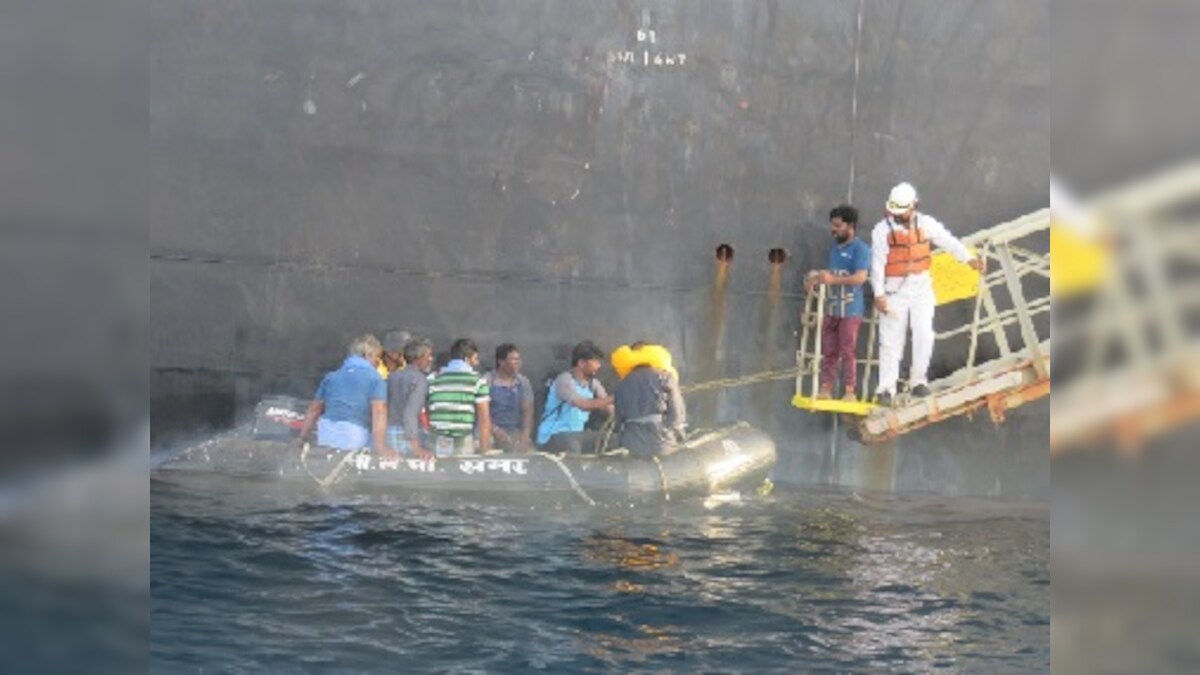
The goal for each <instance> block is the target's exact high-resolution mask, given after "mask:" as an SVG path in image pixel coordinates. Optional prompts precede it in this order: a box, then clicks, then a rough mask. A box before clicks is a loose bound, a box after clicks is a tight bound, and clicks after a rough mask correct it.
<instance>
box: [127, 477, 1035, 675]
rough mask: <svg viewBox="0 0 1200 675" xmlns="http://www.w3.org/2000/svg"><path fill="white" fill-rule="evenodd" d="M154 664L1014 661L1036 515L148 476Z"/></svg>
mask: <svg viewBox="0 0 1200 675" xmlns="http://www.w3.org/2000/svg"><path fill="white" fill-rule="evenodd" d="M150 542H151V553H150V565H151V583H150V592H151V615H150V626H151V628H150V664H151V670H152V671H154V672H184V673H189V672H190V673H231V672H234V673H236V672H267V671H270V672H339V673H342V672H423V671H431V672H446V671H480V672H528V671H531V670H540V671H549V672H580V671H584V672H598V671H630V670H636V671H655V672H664V671H666V672H696V671H708V672H712V671H725V672H728V671H789V672H796V671H826V672H878V671H881V670H887V671H891V672H904V671H917V672H924V671H931V670H936V671H941V672H965V673H980V672H1004V673H1010V672H1027V671H1048V670H1049V667H1050V598H1049V595H1050V576H1049V570H1048V558H1049V550H1050V520H1049V508H1048V507H1047V506H1044V505H1038V504H1027V503H1026V504H1021V503H1006V502H995V501H981V500H967V499H954V498H945V497H937V496H929V495H896V494H877V493H856V492H851V491H839V490H833V489H829V488H819V489H809V488H799V487H795V486H792V487H786V486H777V487H776V489H775V490H774V491H773V492H772V493H771V494H770V495H768V496H766V497H762V496H758V495H744V496H741V497H740V498H738V497H734V496H733V495H728V496H726V498H723V499H720V500H710V501H709V502H708V503H700V502H691V503H664V504H660V505H656V506H639V507H637V508H628V507H610V508H589V507H586V506H584V505H582V504H579V503H573V502H553V503H539V502H537V501H535V500H533V499H529V500H526V501H523V502H508V503H488V502H485V501H480V500H475V501H466V500H459V499H447V498H432V497H429V496H406V495H393V494H369V495H362V494H354V493H352V492H336V491H334V492H322V491H320V490H318V489H317V488H315V487H308V486H284V485H280V484H278V483H273V482H269V481H268V482H263V481H247V480H237V479H228V478H218V477H206V478H203V479H198V478H196V477H188V478H187V479H186V481H183V480H176V479H175V477H172V478H171V480H170V481H164V480H160V479H158V478H156V479H154V480H153V481H152V482H151V526H150Z"/></svg>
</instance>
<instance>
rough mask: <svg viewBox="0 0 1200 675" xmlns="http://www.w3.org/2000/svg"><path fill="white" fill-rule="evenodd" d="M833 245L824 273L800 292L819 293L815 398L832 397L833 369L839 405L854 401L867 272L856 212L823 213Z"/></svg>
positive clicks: (846, 209) (810, 276)
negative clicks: (818, 381) (820, 314)
mask: <svg viewBox="0 0 1200 675" xmlns="http://www.w3.org/2000/svg"><path fill="white" fill-rule="evenodd" d="M829 224H830V229H831V230H832V232H833V240H834V245H833V248H832V249H830V251H829V269H824V270H814V271H812V272H809V273H808V277H807V278H806V280H805V284H804V289H805V291H807V292H809V293H812V292H813V289H814V288H815V287H816V285H817V284H823V285H825V286H826V287H827V289H826V291H825V300H826V304H825V319H824V321H823V322H822V324H821V352H822V354H821V357H822V358H821V387H820V389H819V390H818V391H817V398H820V399H826V398H832V397H833V385H834V384H836V383H837V376H838V370H839V368H838V366H839V365H840V366H841V368H840V370H841V371H842V386H843V389H844V393H843V394H842V400H844V401H856V400H858V396H857V394H856V393H855V392H856V391H857V384H858V360H857V352H858V329H859V326H861V325H862V320H863V309H864V305H863V290H862V289H863V284H865V283H866V282H867V275H868V273H869V271H870V269H871V247H870V246H868V245H867V243H866V242H864V241H863V240H862V239H859V238H858V209H856V208H854V207H853V206H850V205H849V204H842V205H841V206H838V207H836V208H834V209H833V210H832V211H830V212H829Z"/></svg>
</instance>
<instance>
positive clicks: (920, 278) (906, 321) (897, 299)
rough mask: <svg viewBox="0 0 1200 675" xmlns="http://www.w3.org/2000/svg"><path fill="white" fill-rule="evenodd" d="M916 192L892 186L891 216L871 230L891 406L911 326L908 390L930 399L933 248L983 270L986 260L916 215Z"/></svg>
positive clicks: (883, 388)
mask: <svg viewBox="0 0 1200 675" xmlns="http://www.w3.org/2000/svg"><path fill="white" fill-rule="evenodd" d="M917 204H918V199H917V190H916V188H914V187H913V186H912V185H910V184H908V183H900V184H899V185H897V186H896V187H894V188H892V191H891V194H890V195H889V196H888V201H887V207H886V211H887V213H886V215H885V216H884V219H883V220H881V221H879V222H878V223H877V224H876V225H875V228H874V229H873V230H872V231H871V288H872V290H874V292H875V310H876V311H877V312H878V313H879V387H878V388H877V389H876V390H875V397H876V401H877V402H878V403H879V404H880V405H891V404H892V397H893V396H895V395H896V381H897V380H898V379H899V377H900V360H901V358H902V357H903V356H904V339H905V329H906V328H907V326H908V325H910V324H911V326H912V333H913V358H912V371H911V372H910V374H909V386H910V387H911V391H912V394H913V395H914V396H916V397H925V396H928V395H929V393H930V392H929V374H928V371H929V362H930V360H931V359H932V357H933V308H934V306H935V305H936V301H935V299H934V295H933V281H932V279H931V278H930V276H929V268H930V264H931V262H932V256H933V246H937V247H938V248H942V249H945V250H947V251H949V252H950V253H951V255H953V256H954V257H955V258H957V259H958V260H959V261H960V262H963V263H966V264H968V265H970V266H971V267H972V268H973V269H975V270H977V271H980V272H982V271H983V268H984V265H983V261H982V260H980V259H979V258H977V257H975V256H974V255H972V254H971V252H970V251H968V250H967V247H966V246H963V243H962V242H961V241H959V240H958V239H957V238H956V237H955V236H954V235H952V234H950V232H949V230H947V229H946V226H945V225H943V224H942V223H941V222H939V221H938V220H937V219H936V218H934V217H933V216H931V215H929V214H926V213H920V212H919V211H917Z"/></svg>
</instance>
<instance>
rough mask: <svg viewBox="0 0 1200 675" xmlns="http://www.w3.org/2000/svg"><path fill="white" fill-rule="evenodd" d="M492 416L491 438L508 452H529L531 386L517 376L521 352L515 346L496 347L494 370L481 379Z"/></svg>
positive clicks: (531, 406) (521, 377) (531, 430)
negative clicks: (489, 399) (485, 387)
mask: <svg viewBox="0 0 1200 675" xmlns="http://www.w3.org/2000/svg"><path fill="white" fill-rule="evenodd" d="M484 379H486V380H487V385H488V393H489V396H490V398H491V403H490V404H489V405H488V407H489V409H490V412H491V414H492V438H493V439H495V441H494V442H495V444H496V447H498V448H501V449H503V450H505V451H508V452H529V451H530V450H532V449H533V439H532V435H533V386H532V385H530V383H529V378H527V377H525V376H524V375H523V374H521V352H520V350H518V349H517V348H516V346H515V345H511V344H507V343H506V344H502V345H500V346H499V347H496V368H495V370H491V371H489V372H488V374H487V375H484Z"/></svg>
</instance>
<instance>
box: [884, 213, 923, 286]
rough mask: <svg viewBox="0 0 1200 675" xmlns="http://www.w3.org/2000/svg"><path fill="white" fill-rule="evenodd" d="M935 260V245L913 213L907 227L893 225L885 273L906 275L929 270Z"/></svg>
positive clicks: (894, 275) (887, 274)
mask: <svg viewBox="0 0 1200 675" xmlns="http://www.w3.org/2000/svg"><path fill="white" fill-rule="evenodd" d="M932 261H933V246H932V245H931V244H930V243H929V237H927V236H925V231H924V230H922V229H921V228H920V227H919V226H918V225H917V222H916V215H915V214H914V215H913V222H912V223H911V224H909V225H908V226H907V227H901V228H896V227H891V228H889V231H888V256H887V266H886V267H885V268H884V275H885V276H889V277H906V276H908V275H910V274H920V273H922V272H925V271H928V270H929V266H930V264H931V263H932Z"/></svg>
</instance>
